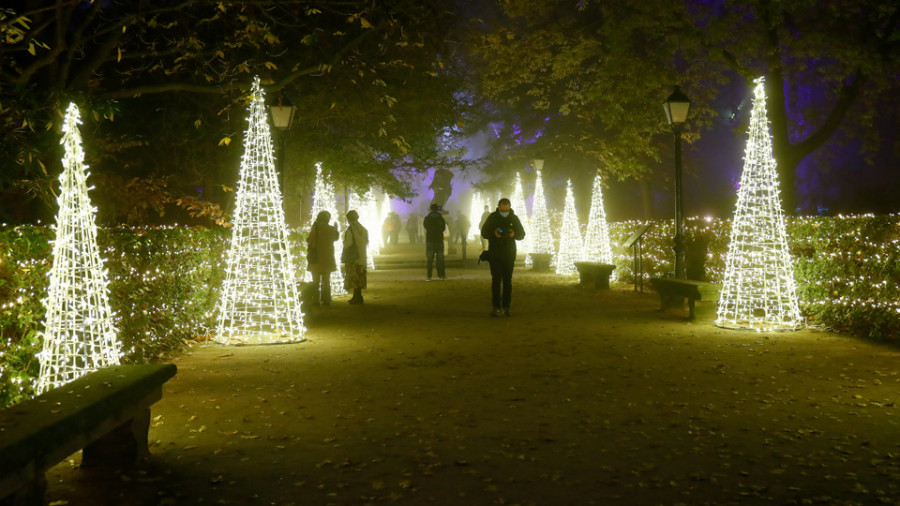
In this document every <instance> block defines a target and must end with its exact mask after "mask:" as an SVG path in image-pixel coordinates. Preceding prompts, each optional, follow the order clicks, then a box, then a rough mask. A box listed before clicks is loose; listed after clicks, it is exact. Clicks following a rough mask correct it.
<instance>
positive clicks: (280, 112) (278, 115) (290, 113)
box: [269, 98, 297, 197]
mask: <svg viewBox="0 0 900 506" xmlns="http://www.w3.org/2000/svg"><path fill="white" fill-rule="evenodd" d="M296 110H297V107H296V106H294V105H291V104H290V102H288V101H287V99H285V98H280V99H278V105H273V106H269V111H270V112H271V113H272V124H273V125H275V128H277V129H278V130H280V131H281V135H280V137H281V139H280V142H279V145H278V171H279V173H280V175H281V194H282V197H284V196H285V195H284V194H285V193H286V190H287V188H285V187H284V149H285V144H287V131H288V130H290V128H291V124H292V123H293V122H294V112H295V111H296Z"/></svg>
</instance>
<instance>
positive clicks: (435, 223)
mask: <svg viewBox="0 0 900 506" xmlns="http://www.w3.org/2000/svg"><path fill="white" fill-rule="evenodd" d="M422 226H424V227H425V242H440V243H443V242H444V229H445V228H447V222H446V221H444V217H443V216H441V213H439V212H437V211H432V212H430V213H428V216H426V217H425V220H423V221H422Z"/></svg>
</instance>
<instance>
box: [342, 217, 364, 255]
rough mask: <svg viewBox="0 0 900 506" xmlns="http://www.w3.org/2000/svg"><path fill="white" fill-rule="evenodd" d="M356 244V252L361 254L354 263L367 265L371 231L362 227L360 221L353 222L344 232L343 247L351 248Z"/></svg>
mask: <svg viewBox="0 0 900 506" xmlns="http://www.w3.org/2000/svg"><path fill="white" fill-rule="evenodd" d="M354 242H355V243H356V251H357V253H359V256H358V257H357V258H356V260H354V261H353V263H356V264H360V265H362V266H365V265H367V263H366V245H368V244H369V231H368V230H366V227H364V226H362V225H361V224H360V223H359V221H354V222H351V223H350V224H349V225H347V229H346V230H344V240H343V247H344V248H349V247H351V245H352V244H353V243H354Z"/></svg>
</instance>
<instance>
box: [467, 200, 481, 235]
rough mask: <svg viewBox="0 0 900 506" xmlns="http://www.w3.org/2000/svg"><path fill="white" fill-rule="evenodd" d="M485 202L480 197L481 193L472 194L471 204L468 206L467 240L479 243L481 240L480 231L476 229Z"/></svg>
mask: <svg viewBox="0 0 900 506" xmlns="http://www.w3.org/2000/svg"><path fill="white" fill-rule="evenodd" d="M484 205H485V201H484V199H483V198H482V197H481V192H474V193H473V194H472V203H471V204H470V205H469V231H468V234H469V238H470V239H469V240H470V241H472V240H474V241H476V242H477V241H479V240H480V239H481V229H480V228H478V222H479V221H481V213H483V212H484Z"/></svg>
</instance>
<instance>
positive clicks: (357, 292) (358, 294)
mask: <svg viewBox="0 0 900 506" xmlns="http://www.w3.org/2000/svg"><path fill="white" fill-rule="evenodd" d="M347 302H349V303H350V304H362V303H363V296H362V289H360V288H356V289H354V290H353V297H351V298H350V300H349V301H347Z"/></svg>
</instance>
